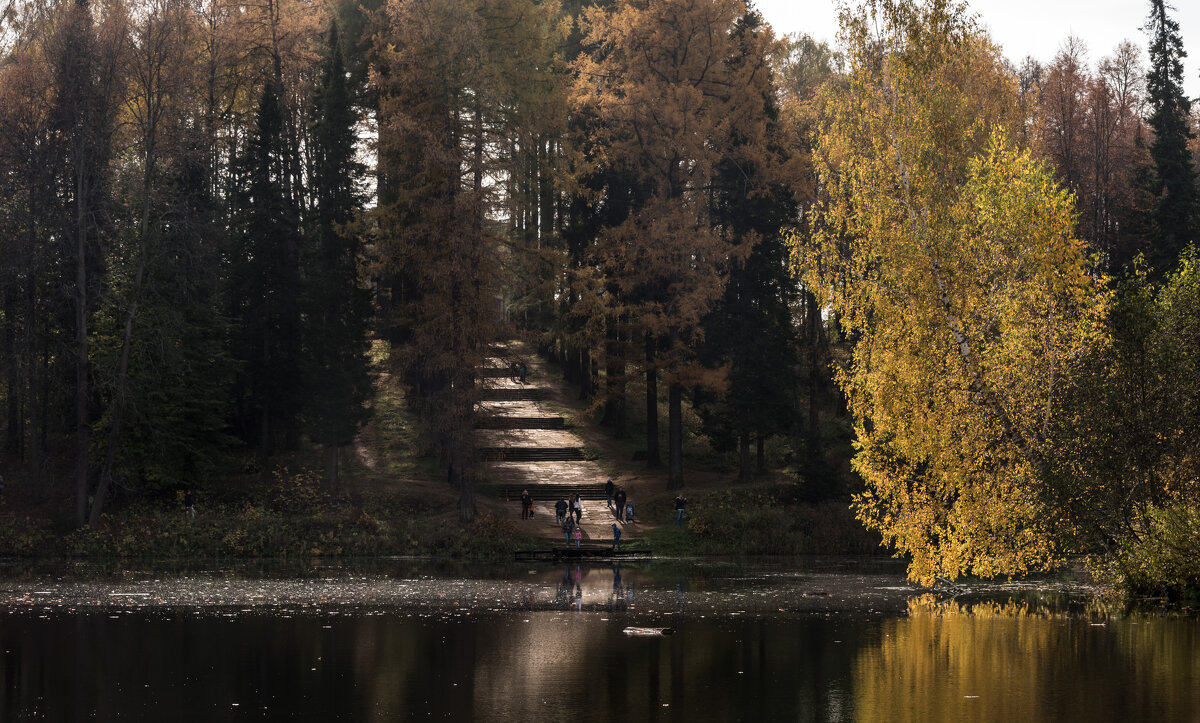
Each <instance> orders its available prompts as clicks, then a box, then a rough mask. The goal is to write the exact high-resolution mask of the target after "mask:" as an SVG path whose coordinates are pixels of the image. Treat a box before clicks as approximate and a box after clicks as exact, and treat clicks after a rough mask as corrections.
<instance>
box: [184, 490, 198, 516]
mask: <svg viewBox="0 0 1200 723" xmlns="http://www.w3.org/2000/svg"><path fill="white" fill-rule="evenodd" d="M183 513H184V514H185V515H187V516H188V517H190V518H192V519H193V520H194V519H196V504H195V499H193V497H192V491H191V490H188V491H187V492H185V493H184V494H183Z"/></svg>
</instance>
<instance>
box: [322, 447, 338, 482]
mask: <svg viewBox="0 0 1200 723" xmlns="http://www.w3.org/2000/svg"><path fill="white" fill-rule="evenodd" d="M339 472H340V470H339V469H338V446H337V445H336V444H327V445H325V484H326V485H328V486H329V491H330V492H332V493H335V494H336V493H337V491H338V484H339V482H341V477H340V474H339Z"/></svg>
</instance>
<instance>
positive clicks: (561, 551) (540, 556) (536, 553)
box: [513, 545, 651, 560]
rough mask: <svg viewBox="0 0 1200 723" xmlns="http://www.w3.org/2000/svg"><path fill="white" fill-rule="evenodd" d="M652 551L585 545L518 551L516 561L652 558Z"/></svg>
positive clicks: (515, 555) (515, 553)
mask: <svg viewBox="0 0 1200 723" xmlns="http://www.w3.org/2000/svg"><path fill="white" fill-rule="evenodd" d="M650 554H651V553H650V550H616V549H613V548H612V547H608V546H599V545H584V546H582V547H574V546H572V547H554V548H552V549H549V550H516V551H514V552H513V558H514V559H516V560H562V559H577V558H581V557H615V558H620V559H625V558H630V557H650Z"/></svg>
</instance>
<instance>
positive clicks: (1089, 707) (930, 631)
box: [853, 596, 1200, 723]
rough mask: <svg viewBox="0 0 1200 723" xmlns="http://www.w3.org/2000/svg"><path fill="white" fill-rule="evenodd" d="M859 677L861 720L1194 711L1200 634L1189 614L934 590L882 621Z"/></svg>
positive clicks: (1164, 716) (1198, 712)
mask: <svg viewBox="0 0 1200 723" xmlns="http://www.w3.org/2000/svg"><path fill="white" fill-rule="evenodd" d="M853 680H854V692H855V710H856V717H857V718H858V719H859V720H863V721H896V722H897V723H902V722H903V721H929V720H973V721H1027V720H1095V721H1106V720H1113V721H1126V720H1155V721H1188V720H1197V719H1198V717H1200V637H1198V626H1197V621H1196V620H1195V619H1189V618H1175V619H1170V618H1161V617H1144V618H1140V619H1139V618H1123V619H1110V620H1104V621H1099V620H1092V619H1089V618H1086V617H1080V616H1072V615H1067V614H1064V613H1055V612H1052V611H1048V610H1044V609H1038V608H1031V607H1030V606H1028V605H1025V604H1019V603H1012V602H1010V603H1007V604H999V603H995V602H983V603H979V604H976V605H970V606H964V605H959V604H956V603H945V604H939V603H937V602H935V601H934V600H933V599H932V598H931V597H928V596H926V597H922V598H918V599H915V600H913V601H911V603H910V605H909V615H908V616H907V617H902V618H893V619H889V620H885V621H884V622H883V624H882V625H881V626H880V631H879V636H878V638H877V640H876V641H875V643H874V644H873V645H869V646H864V647H863V648H862V649H861V650H860V651H859V653H858V656H857V658H856V660H855V662H854V668H853ZM898 701H902V702H903V703H902V704H899V705H898V704H897V702H898Z"/></svg>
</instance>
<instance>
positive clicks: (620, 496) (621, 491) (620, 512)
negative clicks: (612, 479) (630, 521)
mask: <svg viewBox="0 0 1200 723" xmlns="http://www.w3.org/2000/svg"><path fill="white" fill-rule="evenodd" d="M627 497H628V495H626V494H625V488H624V487H618V488H617V494H616V496H615V497H613V501H614V502H616V503H617V519H618V520H623V519H625V500H626V499H627Z"/></svg>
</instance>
